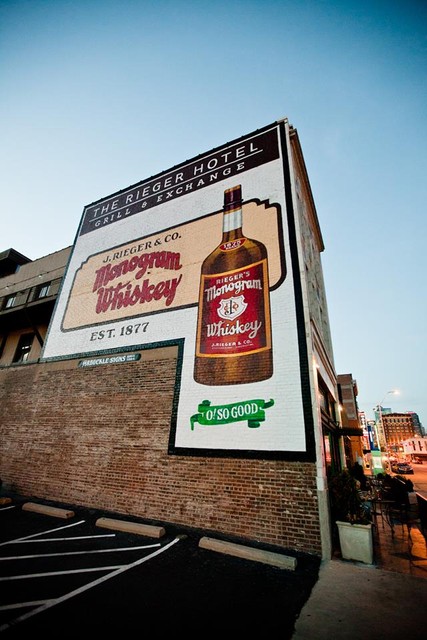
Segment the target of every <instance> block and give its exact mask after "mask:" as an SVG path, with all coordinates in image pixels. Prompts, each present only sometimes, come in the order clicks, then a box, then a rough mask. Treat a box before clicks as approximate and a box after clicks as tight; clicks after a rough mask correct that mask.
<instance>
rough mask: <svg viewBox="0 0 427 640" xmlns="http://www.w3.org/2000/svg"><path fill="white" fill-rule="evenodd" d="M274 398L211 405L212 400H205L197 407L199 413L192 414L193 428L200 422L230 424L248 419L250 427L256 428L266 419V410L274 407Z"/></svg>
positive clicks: (202, 423) (204, 423)
mask: <svg viewBox="0 0 427 640" xmlns="http://www.w3.org/2000/svg"><path fill="white" fill-rule="evenodd" d="M273 404H274V400H271V399H270V400H269V401H268V402H267V401H265V400H259V399H257V400H242V401H241V402H233V404H220V405H216V406H211V402H210V400H203V402H202V403H201V404H199V406H198V407H197V411H198V412H199V413H196V414H194V416H191V430H192V431H193V430H194V425H195V423H196V422H198V423H199V424H201V425H208V426H210V425H217V424H229V423H231V422H242V421H247V423H248V427H249V428H251V429H256V428H257V427H259V426H260V424H261V422H263V421H264V420H265V411H264V409H268V408H269V407H272V406H273Z"/></svg>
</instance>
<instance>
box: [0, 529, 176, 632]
mask: <svg viewBox="0 0 427 640" xmlns="http://www.w3.org/2000/svg"><path fill="white" fill-rule="evenodd" d="M181 539H182V537H181V536H178V537H176V538H175V539H174V540H172V541H171V542H169V543H168V544H167V545H165V546H164V547H162V548H161V549H158V550H157V551H154V552H153V553H151V554H150V555H148V556H144V558H140V559H139V560H136V561H135V562H132V563H131V564H128V565H126V566H124V567H120V568H118V569H117V570H115V571H113V572H112V573H110V574H108V575H106V576H103V577H102V578H98V580H94V581H93V582H90V583H89V584H86V585H84V586H83V587H80V588H79V589H75V590H74V591H70V592H69V593H66V594H65V595H63V596H61V597H60V598H56V599H55V600H51V601H49V602H46V603H45V604H43V605H42V606H41V607H38V608H37V609H33V610H32V611H28V612H27V613H24V614H23V615H22V616H19V618H15V620H12V621H11V622H9V623H6V624H4V625H1V626H0V631H6V629H9V628H10V627H12V626H14V625H16V624H18V623H19V622H23V621H24V620H28V618H31V617H32V616H35V615H37V614H38V613H41V612H42V611H46V609H49V608H50V607H54V606H55V605H56V604H59V603H60V602H65V601H66V600H69V599H70V598H74V596H76V595H79V594H80V593H83V592H84V591H87V590H88V589H92V588H93V587H96V586H97V585H98V584H101V583H102V582H105V581H106V580H109V579H110V578H115V577H116V576H118V575H119V574H120V573H124V572H125V571H127V570H128V569H132V568H133V567H136V566H138V565H140V564H143V563H144V562H147V560H151V558H154V557H155V556H157V555H159V554H160V553H163V552H164V551H167V549H169V548H170V547H172V546H173V545H174V544H176V543H177V542H179V541H180V540H181Z"/></svg>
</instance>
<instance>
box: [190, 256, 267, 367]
mask: <svg viewBox="0 0 427 640" xmlns="http://www.w3.org/2000/svg"><path fill="white" fill-rule="evenodd" d="M267 276H268V274H267V261H266V260H261V261H260V262H257V263H255V264H251V265H248V266H245V267H243V268H242V269H236V270H234V271H228V272H226V273H220V274H213V275H212V274H208V275H204V274H202V286H201V292H200V301H199V304H200V305H202V313H201V314H200V319H199V327H198V340H197V350H196V351H197V353H196V355H198V356H207V357H221V356H224V357H225V356H236V355H245V354H248V353H255V352H258V351H264V350H265V349H269V348H270V347H271V334H270V311H269V299H268V295H269V292H268V286H267V282H268V278H267Z"/></svg>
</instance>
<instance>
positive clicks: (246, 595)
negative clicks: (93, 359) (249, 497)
mask: <svg viewBox="0 0 427 640" xmlns="http://www.w3.org/2000/svg"><path fill="white" fill-rule="evenodd" d="M24 504H27V502H26V501H25V500H24V499H22V500H19V499H18V500H17V499H16V498H15V499H14V500H13V501H12V502H11V503H10V504H4V505H2V506H0V593H1V596H0V633H1V634H2V635H4V637H5V638H6V637H14V636H17V635H19V636H20V637H22V635H23V634H25V633H33V632H37V631H40V632H42V633H43V635H44V637H48V638H50V637H54V636H55V637H61V638H64V637H72V636H75V635H76V634H81V633H82V632H96V633H97V634H98V633H104V632H108V633H109V634H110V633H112V632H120V633H121V634H123V633H126V632H129V631H132V632H135V631H138V632H141V633H143V632H144V631H148V630H150V631H152V630H155V631H156V632H159V633H161V632H172V631H173V632H176V631H185V632H198V633H200V632H201V631H206V630H209V631H210V632H212V631H221V630H222V631H225V630H227V631H239V632H240V633H241V632H244V631H252V632H254V631H257V630H259V631H261V630H262V631H263V633H265V632H269V631H279V632H280V634H281V637H282V638H291V637H292V632H293V629H294V623H295V620H296V618H297V616H298V614H299V612H300V610H301V609H302V606H303V605H304V603H305V602H306V600H307V599H308V597H309V595H310V593H311V590H312V588H313V586H314V584H315V583H316V581H317V578H318V569H319V560H318V559H317V558H314V557H310V556H308V557H307V556H298V557H297V556H295V557H296V558H297V562H296V568H295V569H294V570H284V569H280V568H278V567H276V566H270V565H268V564H265V563H263V562H254V561H252V560H247V559H244V558H239V557H235V556H233V555H229V554H223V553H217V552H215V551H212V550H210V549H205V548H201V547H200V540H201V538H202V536H203V535H204V533H205V532H201V531H194V530H181V529H179V528H175V527H172V526H169V525H163V526H164V534H162V535H161V536H159V537H157V538H156V537H151V536H147V535H140V534H135V533H129V532H128V531H118V530H110V529H109V528H106V527H101V526H99V523H100V522H101V521H103V520H105V517H107V518H108V517H114V518H121V519H122V520H127V521H129V519H126V518H124V516H117V515H114V514H105V513H101V512H97V511H95V510H90V509H80V508H76V507H71V508H72V513H73V515H72V516H71V517H66V518H58V517H54V516H52V515H46V514H44V513H37V512H32V511H26V510H24V509H23V505H24ZM46 504H50V503H46ZM58 506H59V507H62V506H63V505H58ZM130 520H134V521H135V523H138V522H139V521H138V520H137V519H130ZM264 548H265V547H264Z"/></svg>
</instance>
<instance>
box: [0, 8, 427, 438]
mask: <svg viewBox="0 0 427 640" xmlns="http://www.w3.org/2000/svg"><path fill="white" fill-rule="evenodd" d="M426 36H427V3H426V2H425V1H421V0H404V1H401V0H359V1H353V0H341V1H339V0H337V1H336V2H331V1H330V0H318V1H314V0H299V1H298V2H297V1H295V0H293V1H290V0H282V1H278V0H277V1H275V0H263V1H260V0H257V1H255V0H240V1H238V0H227V1H222V0H220V1H213V2H209V3H208V2H201V1H181V0H158V1H157V2H155V1H146V0H117V1H116V0H102V1H101V0H68V1H67V0H51V1H48V0H44V1H43V0H0V92H1V100H0V139H1V148H2V153H1V154H0V189H1V191H0V193H1V200H2V218H1V219H2V225H1V244H0V250H4V249H7V248H9V247H13V248H14V249H16V250H18V251H20V252H21V253H23V254H24V255H27V256H28V257H30V258H32V259H36V258H39V257H41V256H43V255H46V254H49V253H52V252H54V251H57V250H59V249H62V248H64V247H66V246H69V245H71V244H72V243H73V242H74V237H75V234H76V231H77V227H78V224H79V221H80V217H81V214H82V211H83V207H84V206H85V205H86V204H89V203H91V202H93V201H95V200H98V199H99V198H102V197H104V196H106V195H108V194H110V193H113V192H115V191H117V190H120V189H123V188H125V187H127V186H128V185H131V184H134V183H136V182H139V181H140V180H143V179H145V178H148V177H149V176H151V175H154V174H156V173H158V172H160V171H163V170H166V169H168V168H169V167H172V166H173V165H175V164H178V163H180V162H182V161H184V160H186V159H189V158H192V157H194V156H196V155H198V154H200V153H203V152H205V151H207V150H209V149H211V148H213V147H216V146H219V145H221V144H223V143H225V142H227V141H229V140H233V139H235V138H238V137H240V136H242V135H245V134H246V133H249V132H251V131H253V130H255V129H258V128H260V127H263V126H264V125H267V124H269V123H271V122H273V121H275V120H277V119H280V118H283V117H287V118H288V119H289V121H290V123H291V124H292V125H293V126H294V127H295V128H296V129H297V130H298V133H299V137H300V141H301V144H302V148H303V153H304V158H305V162H306V166H307V170H308V174H309V178H310V182H311V187H312V191H313V196H314V200H315V203H316V207H317V214H318V217H319V221H320V226H321V229H322V234H323V239H324V244H325V251H324V253H323V254H322V261H323V269H324V277H325V284H326V291H327V298H328V306H329V318H330V323H331V331H332V338H333V344H334V357H335V366H336V370H337V373H352V374H353V376H354V378H355V379H356V380H357V383H358V388H359V397H358V401H359V408H360V409H361V410H364V411H365V412H366V414H367V417H368V419H371V418H373V411H372V409H373V407H374V405H376V404H378V403H379V402H380V401H381V400H382V399H383V397H384V396H386V400H385V401H384V406H391V408H392V409H393V410H394V411H406V410H412V411H416V412H417V413H418V414H419V416H420V419H421V421H422V423H423V424H424V426H425V427H426V428H427V375H426V361H427V353H426V342H427V332H426V326H427V322H426V317H427V308H426V298H427V295H426V294H427V288H426V276H427V268H426V262H427V260H426V250H425V244H426V240H427V223H426V208H427V207H426V203H427V162H426V159H427V118H426V116H427V37H426ZM395 388H398V389H399V390H400V395H399V396H391V395H386V394H387V392H388V391H389V390H391V389H395Z"/></svg>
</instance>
